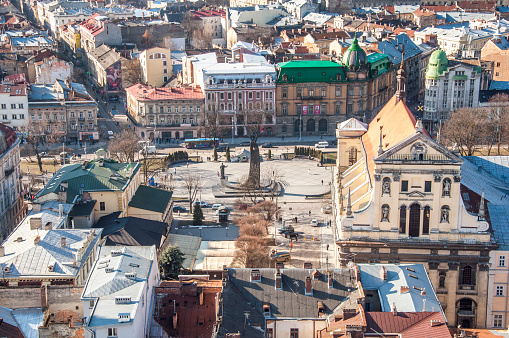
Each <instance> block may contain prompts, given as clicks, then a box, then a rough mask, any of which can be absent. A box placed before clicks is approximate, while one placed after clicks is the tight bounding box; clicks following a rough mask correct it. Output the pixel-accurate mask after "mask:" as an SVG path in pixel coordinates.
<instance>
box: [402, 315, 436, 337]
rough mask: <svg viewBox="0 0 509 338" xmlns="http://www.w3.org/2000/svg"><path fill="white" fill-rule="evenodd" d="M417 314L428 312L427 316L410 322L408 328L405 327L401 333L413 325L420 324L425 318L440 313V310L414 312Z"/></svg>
mask: <svg viewBox="0 0 509 338" xmlns="http://www.w3.org/2000/svg"><path fill="white" fill-rule="evenodd" d="M414 313H415V314H416V316H417V315H420V314H423V313H424V314H427V316H424V317H422V318H421V319H419V320H416V321H415V322H414V323H412V324H410V325H409V326H407V327H406V328H404V329H403V330H401V332H400V333H403V332H405V331H407V330H409V329H411V328H412V327H414V326H416V325H417V324H420V323H421V322H422V321H423V320H426V319H427V318H428V317H431V316H433V315H435V314H436V313H440V312H430V311H422V312H414Z"/></svg>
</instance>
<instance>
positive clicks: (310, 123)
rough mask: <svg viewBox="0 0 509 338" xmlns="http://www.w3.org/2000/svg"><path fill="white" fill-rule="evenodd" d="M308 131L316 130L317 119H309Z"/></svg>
mask: <svg viewBox="0 0 509 338" xmlns="http://www.w3.org/2000/svg"><path fill="white" fill-rule="evenodd" d="M306 131H308V132H314V131H315V120H313V119H309V120H308V121H307V123H306Z"/></svg>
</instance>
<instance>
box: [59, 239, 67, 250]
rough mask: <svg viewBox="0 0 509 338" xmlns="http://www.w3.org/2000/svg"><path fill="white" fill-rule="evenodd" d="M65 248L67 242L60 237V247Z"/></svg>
mask: <svg viewBox="0 0 509 338" xmlns="http://www.w3.org/2000/svg"><path fill="white" fill-rule="evenodd" d="M66 246H67V240H66V239H65V237H60V247H61V248H65V247H66Z"/></svg>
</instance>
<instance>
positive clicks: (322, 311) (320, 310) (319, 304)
mask: <svg viewBox="0 0 509 338" xmlns="http://www.w3.org/2000/svg"><path fill="white" fill-rule="evenodd" d="M316 305H317V307H318V317H322V316H323V315H324V314H325V305H323V302H317V304H316Z"/></svg>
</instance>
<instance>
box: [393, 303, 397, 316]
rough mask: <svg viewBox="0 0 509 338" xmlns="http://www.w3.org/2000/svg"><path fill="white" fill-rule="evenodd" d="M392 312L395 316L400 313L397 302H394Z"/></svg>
mask: <svg viewBox="0 0 509 338" xmlns="http://www.w3.org/2000/svg"><path fill="white" fill-rule="evenodd" d="M392 314H393V315H394V316H397V315H398V309H397V308H396V303H392Z"/></svg>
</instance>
